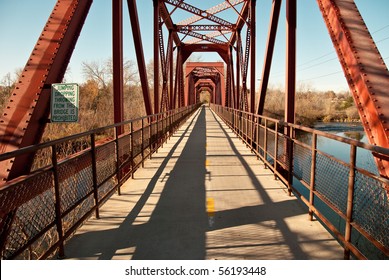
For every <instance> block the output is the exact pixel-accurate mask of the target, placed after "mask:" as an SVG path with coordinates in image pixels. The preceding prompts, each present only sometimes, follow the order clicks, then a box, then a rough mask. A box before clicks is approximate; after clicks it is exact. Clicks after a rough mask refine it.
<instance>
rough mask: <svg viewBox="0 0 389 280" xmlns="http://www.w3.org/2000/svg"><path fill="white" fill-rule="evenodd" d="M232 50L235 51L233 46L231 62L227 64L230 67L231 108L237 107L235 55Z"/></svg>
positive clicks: (230, 55)
mask: <svg viewBox="0 0 389 280" xmlns="http://www.w3.org/2000/svg"><path fill="white" fill-rule="evenodd" d="M232 52H233V47H232V46H230V49H229V59H230V63H229V64H228V65H227V67H228V68H227V69H230V73H229V75H228V78H229V79H230V80H231V88H230V90H231V92H230V95H231V103H230V104H229V105H230V107H231V108H234V107H235V92H236V91H235V78H234V66H233V65H234V57H233V55H232Z"/></svg>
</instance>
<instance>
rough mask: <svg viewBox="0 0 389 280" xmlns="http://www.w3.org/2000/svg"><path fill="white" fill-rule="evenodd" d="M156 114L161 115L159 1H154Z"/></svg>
mask: <svg viewBox="0 0 389 280" xmlns="http://www.w3.org/2000/svg"><path fill="white" fill-rule="evenodd" d="M153 3H154V114H158V113H159V28H160V26H159V0H154V1H153Z"/></svg>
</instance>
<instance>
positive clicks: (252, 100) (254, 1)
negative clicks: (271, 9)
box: [248, 0, 257, 113]
mask: <svg viewBox="0 0 389 280" xmlns="http://www.w3.org/2000/svg"><path fill="white" fill-rule="evenodd" d="M256 4H257V0H251V5H250V13H251V19H250V26H248V28H250V29H251V30H250V34H251V40H250V48H251V49H250V51H251V57H250V60H251V62H250V68H251V70H250V74H251V76H250V112H251V113H255V83H256V78H255V64H256V62H255V57H256V55H255V53H256V48H255V42H256V34H255V33H256V28H255V26H256V16H255V11H256Z"/></svg>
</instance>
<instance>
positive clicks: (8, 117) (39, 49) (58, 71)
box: [0, 0, 92, 180]
mask: <svg viewBox="0 0 389 280" xmlns="http://www.w3.org/2000/svg"><path fill="white" fill-rule="evenodd" d="M91 4H92V0H85V1H76V0H61V1H58V2H57V3H56V5H55V7H54V9H53V11H52V13H51V15H50V17H49V19H48V21H47V23H46V25H45V27H44V29H43V31H42V33H41V35H40V36H39V39H38V42H37V43H36V45H35V47H34V49H33V52H32V53H31V56H30V58H29V60H28V62H27V64H26V66H25V67H24V69H23V72H22V75H21V77H20V79H19V82H18V83H17V85H16V88H15V90H14V91H13V92H12V97H11V99H10V102H9V103H8V105H7V107H5V109H4V114H3V116H2V117H1V120H0V149H1V153H5V152H9V151H13V150H16V149H20V148H22V147H26V146H29V145H34V144H37V143H39V142H40V139H41V137H42V135H43V132H44V128H45V124H46V123H47V122H48V117H49V113H50V106H49V104H50V94H51V84H52V83H58V82H60V81H62V79H63V76H64V74H65V71H66V68H67V65H68V63H69V60H70V57H71V54H72V52H73V49H74V47H75V44H76V42H77V39H78V37H79V34H80V32H81V28H82V26H83V24H84V21H85V18H86V16H87V14H88V11H89V8H90V6H91ZM33 156H34V155H29V156H24V157H18V158H16V159H15V160H14V162H12V161H7V162H1V164H0V172H1V174H0V177H1V178H2V179H3V180H6V179H12V178H15V177H18V176H20V175H22V174H27V173H29V171H30V168H31V166H32V163H33Z"/></svg>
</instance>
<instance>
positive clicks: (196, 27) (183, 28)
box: [176, 24, 235, 32]
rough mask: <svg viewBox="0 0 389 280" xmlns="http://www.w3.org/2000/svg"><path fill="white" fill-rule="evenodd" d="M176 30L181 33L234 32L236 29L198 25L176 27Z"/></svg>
mask: <svg viewBox="0 0 389 280" xmlns="http://www.w3.org/2000/svg"><path fill="white" fill-rule="evenodd" d="M176 30H177V31H179V32H181V31H182V32H186V31H230V32H232V31H234V30H235V27H234V26H232V27H227V26H223V25H212V24H196V25H176Z"/></svg>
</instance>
